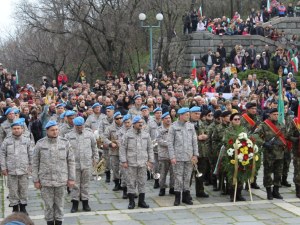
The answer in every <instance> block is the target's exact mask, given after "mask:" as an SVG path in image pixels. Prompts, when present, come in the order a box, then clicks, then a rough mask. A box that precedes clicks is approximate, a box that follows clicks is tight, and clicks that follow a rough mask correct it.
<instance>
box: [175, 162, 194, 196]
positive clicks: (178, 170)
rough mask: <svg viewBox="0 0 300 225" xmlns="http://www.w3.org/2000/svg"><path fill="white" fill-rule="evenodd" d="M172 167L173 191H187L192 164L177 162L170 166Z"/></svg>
mask: <svg viewBox="0 0 300 225" xmlns="http://www.w3.org/2000/svg"><path fill="white" fill-rule="evenodd" d="M172 167H173V171H174V177H175V185H174V191H179V192H181V191H189V190H190V179H191V175H192V171H193V165H192V162H191V161H187V162H182V161H177V162H176V164H175V165H172Z"/></svg>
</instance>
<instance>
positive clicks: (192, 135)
mask: <svg viewBox="0 0 300 225" xmlns="http://www.w3.org/2000/svg"><path fill="white" fill-rule="evenodd" d="M177 114H178V115H179V119H178V121H176V122H174V123H173V125H172V126H171V127H170V128H169V133H168V150H169V156H170V159H171V163H172V166H173V171H174V176H175V187H174V190H175V201H174V205H175V206H178V205H179V204H180V200H181V192H182V202H183V203H186V204H188V205H192V204H193V202H192V200H191V195H190V178H191V175H192V171H193V163H194V164H196V163H197V158H198V156H199V153H198V142H197V135H196V131H195V128H194V125H193V124H191V123H190V122H189V118H190V113H189V109H188V108H181V109H179V110H178V112H177Z"/></svg>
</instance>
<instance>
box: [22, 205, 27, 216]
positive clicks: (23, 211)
mask: <svg viewBox="0 0 300 225" xmlns="http://www.w3.org/2000/svg"><path fill="white" fill-rule="evenodd" d="M26 206H27V204H20V212H22V213H25V214H26V215H28V213H27V211H26Z"/></svg>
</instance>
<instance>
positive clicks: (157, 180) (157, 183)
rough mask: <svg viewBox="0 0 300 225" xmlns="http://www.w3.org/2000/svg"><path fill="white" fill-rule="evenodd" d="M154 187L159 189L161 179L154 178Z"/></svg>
mask: <svg viewBox="0 0 300 225" xmlns="http://www.w3.org/2000/svg"><path fill="white" fill-rule="evenodd" d="M153 188H154V189H157V188H159V179H154V186H153Z"/></svg>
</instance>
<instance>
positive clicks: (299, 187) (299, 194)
mask: <svg viewBox="0 0 300 225" xmlns="http://www.w3.org/2000/svg"><path fill="white" fill-rule="evenodd" d="M296 197H297V198H300V185H298V184H296Z"/></svg>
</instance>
